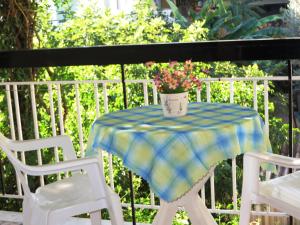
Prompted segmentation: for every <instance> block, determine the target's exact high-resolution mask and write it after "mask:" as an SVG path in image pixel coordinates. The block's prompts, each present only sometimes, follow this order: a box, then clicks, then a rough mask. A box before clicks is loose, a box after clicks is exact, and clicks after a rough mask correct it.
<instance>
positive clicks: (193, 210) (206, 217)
mask: <svg viewBox="0 0 300 225" xmlns="http://www.w3.org/2000/svg"><path fill="white" fill-rule="evenodd" d="M191 197H192V196H191ZM184 208H185V210H186V211H187V213H188V215H189V217H190V220H191V222H192V224H193V225H200V224H201V225H216V224H217V223H216V222H215V220H214V218H213V216H212V215H211V213H210V212H209V211H208V209H207V208H206V206H205V205H204V203H203V201H202V200H201V198H200V197H199V196H198V195H195V196H193V198H191V199H190V201H189V202H187V203H186V204H185V205H184Z"/></svg>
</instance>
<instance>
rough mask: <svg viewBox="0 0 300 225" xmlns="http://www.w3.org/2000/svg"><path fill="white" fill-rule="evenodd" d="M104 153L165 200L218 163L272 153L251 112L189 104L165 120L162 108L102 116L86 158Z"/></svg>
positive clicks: (173, 197) (229, 106) (261, 126)
mask: <svg viewBox="0 0 300 225" xmlns="http://www.w3.org/2000/svg"><path fill="white" fill-rule="evenodd" d="M99 149H104V150H106V151H108V152H110V153H112V154H115V155H117V156H119V157H120V158H122V159H123V162H124V165H125V166H126V167H128V168H129V169H131V170H132V171H134V172H135V173H136V174H138V175H140V176H142V177H143V178H144V179H145V180H146V181H147V182H148V183H149V185H150V187H151V188H152V190H153V192H154V193H155V194H157V195H158V196H159V197H160V198H162V199H163V200H165V201H168V202H170V201H174V200H176V199H178V198H179V197H181V196H182V195H184V194H185V193H186V192H187V191H189V190H190V188H191V187H192V186H193V185H194V184H195V183H197V182H198V181H199V180H200V179H201V178H202V177H204V176H205V175H206V174H207V172H208V170H209V168H210V167H211V166H213V165H215V164H217V163H218V162H220V161H222V160H224V159H228V158H233V157H235V156H236V155H238V154H241V153H245V152H249V151H261V152H265V151H271V146H270V143H269V139H268V137H267V134H265V132H264V124H263V122H262V120H261V118H260V116H259V115H258V113H257V112H256V111H254V110H252V109H249V108H244V107H241V106H238V105H234V104H220V103H190V104H189V109H188V114H187V115H186V116H183V117H177V118H166V117H163V114H162V109H161V106H159V105H154V106H146V107H141V108H134V109H128V110H122V111H118V112H113V113H109V114H106V115H104V116H102V117H100V118H98V119H97V120H96V121H95V122H94V124H93V126H92V128H91V133H90V136H89V141H88V146H87V152H86V155H87V156H91V155H94V154H95V153H97V150H99Z"/></svg>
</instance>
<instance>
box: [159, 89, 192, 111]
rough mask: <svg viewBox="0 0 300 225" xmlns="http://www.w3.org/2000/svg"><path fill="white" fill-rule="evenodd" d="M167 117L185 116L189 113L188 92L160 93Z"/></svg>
mask: <svg viewBox="0 0 300 225" xmlns="http://www.w3.org/2000/svg"><path fill="white" fill-rule="evenodd" d="M160 101H161V105H162V108H163V112H164V116H165V117H178V116H184V115H185V114H186V113H187V106H188V92H183V93H178V94H160Z"/></svg>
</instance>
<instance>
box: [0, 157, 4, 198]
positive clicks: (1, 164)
mask: <svg viewBox="0 0 300 225" xmlns="http://www.w3.org/2000/svg"><path fill="white" fill-rule="evenodd" d="M0 176H1V192H2V194H3V195H5V185H4V182H5V181H4V172H3V163H2V159H0Z"/></svg>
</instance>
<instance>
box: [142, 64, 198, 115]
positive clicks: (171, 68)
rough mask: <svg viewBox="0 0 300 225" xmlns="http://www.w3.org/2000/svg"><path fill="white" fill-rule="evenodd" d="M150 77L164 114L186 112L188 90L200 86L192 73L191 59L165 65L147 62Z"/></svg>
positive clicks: (183, 113)
mask: <svg viewBox="0 0 300 225" xmlns="http://www.w3.org/2000/svg"><path fill="white" fill-rule="evenodd" d="M146 66H147V67H148V68H149V69H150V77H151V78H152V79H153V80H154V83H155V86H156V88H157V90H158V92H159V93H160V101H161V104H162V108H163V113H164V116H166V117H178V116H184V115H186V113H187V106H188V91H189V90H190V89H192V88H194V87H197V88H198V89H200V88H201V81H200V80H199V79H198V78H196V76H195V75H194V73H193V63H192V61H191V60H187V61H185V62H184V63H183V64H180V63H178V62H176V61H172V62H170V63H169V64H168V66H167V67H158V66H157V65H155V63H154V62H147V63H146Z"/></svg>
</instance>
